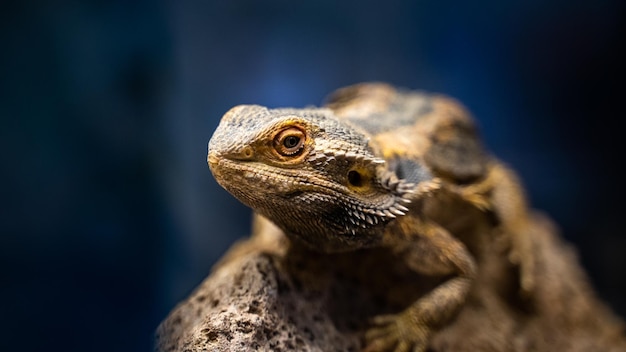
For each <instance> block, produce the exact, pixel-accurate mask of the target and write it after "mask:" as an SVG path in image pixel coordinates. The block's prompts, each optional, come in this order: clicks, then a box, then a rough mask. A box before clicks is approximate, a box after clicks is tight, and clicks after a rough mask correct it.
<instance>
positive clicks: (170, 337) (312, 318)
mask: <svg viewBox="0 0 626 352" xmlns="http://www.w3.org/2000/svg"><path fill="white" fill-rule="evenodd" d="M533 228H534V231H532V233H530V234H529V235H530V236H532V237H533V243H534V252H535V253H536V259H535V261H536V262H535V272H534V277H535V281H536V284H537V285H536V287H535V290H534V291H533V292H532V295H531V296H530V297H527V298H526V299H523V298H519V295H518V292H519V286H518V284H517V282H518V281H519V280H518V277H517V276H516V275H517V271H516V270H515V268H514V267H513V266H511V265H510V264H508V263H509V261H508V259H507V257H506V253H507V250H506V249H507V244H506V243H505V242H504V241H503V240H501V237H503V236H500V237H499V236H498V235H497V234H493V237H492V238H490V239H489V240H488V241H485V242H484V243H482V244H481V245H484V246H491V247H492V248H491V249H492V250H490V251H486V252H488V253H491V254H489V255H487V256H484V257H482V258H477V260H478V262H479V267H480V273H479V278H478V280H477V281H476V283H475V285H474V288H473V290H472V292H471V294H470V296H469V299H468V301H467V303H466V305H465V306H464V308H463V309H462V310H461V312H459V314H458V316H457V317H456V319H455V320H454V321H453V322H452V323H450V324H449V325H447V326H445V327H443V328H442V329H441V330H440V331H439V332H437V333H436V334H435V335H434V337H433V338H432V340H431V342H430V345H429V348H430V351H590V352H591V351H615V352H617V351H626V335H625V332H624V331H625V330H624V325H623V323H622V322H621V321H620V320H619V319H618V318H617V317H616V316H614V315H613V314H612V313H611V312H610V311H609V310H608V309H607V308H606V307H605V306H604V305H603V303H602V302H600V301H599V300H598V299H597V298H596V296H595V294H594V292H593V289H592V288H591V287H590V285H589V283H588V281H587V278H586V276H585V274H584V273H583V272H582V271H581V269H580V268H579V265H578V263H577V258H576V255H575V253H574V251H573V250H572V248H570V247H569V246H568V245H567V244H564V243H563V241H562V240H561V239H560V238H559V237H558V234H557V232H556V231H555V229H554V228H553V226H552V225H551V223H550V222H549V221H548V220H546V219H544V218H543V217H542V216H540V215H536V216H535V221H534V227H533ZM390 256H391V254H390V253H388V252H385V251H384V250H380V249H378V250H363V251H358V252H354V253H344V254H334V255H324V254H317V253H312V252H309V251H307V250H305V249H302V248H298V247H297V246H294V245H292V244H290V243H289V241H288V240H286V239H285V238H284V236H283V234H282V233H281V232H280V230H278V229H277V228H275V227H274V226H273V225H272V224H271V223H269V222H268V221H267V220H264V219H262V218H260V217H259V218H257V219H256V223H255V229H254V230H253V235H252V237H251V238H250V239H248V240H245V241H242V242H240V243H238V244H236V245H234V246H233V248H231V249H230V251H229V252H228V253H227V254H226V255H225V256H224V258H223V259H222V260H221V261H220V262H219V263H218V264H217V265H216V266H215V268H214V269H213V272H212V273H211V275H210V276H209V277H208V278H207V279H206V280H205V281H204V282H203V283H202V284H201V285H200V286H199V287H198V288H197V289H196V290H195V291H194V292H193V293H192V294H191V295H190V297H188V298H187V299H186V300H185V301H184V302H181V303H180V304H179V305H178V306H177V307H176V308H175V309H174V310H173V311H172V312H171V313H170V315H169V316H168V317H167V318H166V319H165V320H164V321H163V322H162V323H161V325H160V326H159V327H158V329H157V334H156V350H157V351H160V352H166V351H167V352H174V351H176V352H183V351H194V352H195V351H292V350H295V351H359V350H360V349H361V348H362V347H363V341H362V339H363V333H364V331H365V328H366V327H367V325H368V320H369V319H370V318H371V317H373V316H375V315H378V314H385V313H393V312H398V311H401V310H402V309H403V308H404V307H406V306H407V305H408V304H409V303H410V302H411V301H413V300H414V299H415V298H416V297H419V296H420V295H422V294H424V293H425V292H428V291H429V290H430V289H431V288H432V287H434V286H435V285H437V283H438V282H439V281H438V280H440V279H437V278H432V277H426V276H420V275H417V274H414V273H412V272H411V271H410V270H408V269H407V268H406V267H403V266H402V265H400V264H398V263H396V261H393V260H390V259H391V258H390ZM390 263H394V264H390Z"/></svg>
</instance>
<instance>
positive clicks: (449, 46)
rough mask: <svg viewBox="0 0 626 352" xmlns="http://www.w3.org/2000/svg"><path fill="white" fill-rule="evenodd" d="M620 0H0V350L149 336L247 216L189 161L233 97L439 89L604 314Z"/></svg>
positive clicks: (618, 179)
mask: <svg viewBox="0 0 626 352" xmlns="http://www.w3.org/2000/svg"><path fill="white" fill-rule="evenodd" d="M624 13H625V12H624V2H623V1H619V0H588V1H585V0H573V1H572V0H570V1H565V0H563V1H561V0H547V1H546V0H544V1H539V0H530V1H515V2H503V1H496V0H494V1H482V2H466V1H452V0H450V1H437V2H435V1H430V2H426V1H408V0H407V1H402V0H387V1H383V2H376V1H343V2H339V1H333V0H317V1H298V2H294V1H278V0H274V1H255V0H233V1H190V0H181V1H156V2H155V1H141V0H138V1H81V2H73V1H64V0H59V1H55V2H54V3H53V2H50V1H3V2H2V4H1V5H0V82H1V85H0V117H1V122H0V149H1V151H2V172H1V173H0V192H1V193H0V199H1V200H2V202H1V208H0V226H1V227H0V324H2V325H1V326H0V332H1V333H0V336H1V337H0V350H1V351H15V350H19V351H149V350H151V349H152V343H153V341H152V338H153V332H154V330H155V328H156V327H157V325H158V324H159V322H160V321H161V320H162V319H163V318H165V316H166V315H167V314H168V312H169V311H170V310H171V309H172V308H173V307H174V306H175V305H176V303H177V302H179V301H180V300H182V299H184V298H185V297H186V296H187V295H188V294H189V293H190V292H191V291H192V290H193V289H194V288H195V287H196V286H197V285H198V284H199V283H200V282H201V281H202V280H203V279H204V278H205V277H206V275H207V274H208V273H209V272H210V269H211V266H212V265H213V264H214V263H215V261H216V260H217V259H218V258H219V257H220V256H221V255H222V254H223V253H224V252H225V251H226V250H227V249H228V247H229V246H230V245H231V244H232V243H233V242H234V241H235V240H236V239H238V238H242V237H245V236H247V235H248V231H249V226H250V211H249V210H248V209H247V208H245V207H243V206H242V205H240V204H239V203H238V202H237V201H236V200H235V199H234V198H233V197H231V196H230V195H228V194H227V193H226V192H225V191H223V190H222V189H221V188H219V186H218V185H217V184H216V182H215V181H214V180H213V178H212V176H211V174H210V172H209V170H208V167H207V165H206V149H207V142H208V140H209V138H210V137H211V134H212V132H213V130H214V129H215V128H216V126H217V124H218V122H219V119H220V118H221V116H222V114H223V113H224V112H226V111H227V110H228V109H229V108H230V107H232V106H234V105H237V104H242V103H256V104H262V105H267V106H270V107H279V106H293V107H302V106H305V105H310V104H315V105H319V104H321V103H322V102H323V99H324V97H325V96H326V95H327V94H328V93H329V92H331V91H332V90H334V89H336V88H338V87H341V86H344V85H348V84H352V83H356V82H361V81H372V80H377V81H386V82H389V83H393V84H395V85H398V86H401V87H406V88H412V89H421V90H428V91H435V92H441V93H445V94H449V95H451V96H453V97H456V98H458V99H459V100H461V101H462V102H463V103H464V104H465V105H466V106H467V107H468V108H469V109H470V110H471V111H472V112H473V114H474V115H475V117H476V119H477V120H478V123H479V126H480V130H481V132H482V134H483V136H484V139H485V140H486V143H487V145H488V146H489V148H490V149H491V150H492V151H493V152H494V154H496V155H497V156H499V157H500V158H501V159H503V160H505V161H506V162H507V163H508V164H510V165H511V166H513V167H514V168H515V169H516V170H518V172H519V174H520V175H521V177H522V179H523V181H524V183H525V185H526V187H527V189H528V192H529V197H530V199H531V201H532V204H533V206H534V207H536V208H538V209H541V210H543V211H545V212H546V213H548V214H549V215H550V216H551V217H552V218H554V219H555V220H556V221H557V223H558V224H559V226H560V228H561V230H562V233H563V235H564V237H565V238H567V239H568V240H569V241H571V242H572V243H574V244H576V245H577V246H578V250H579V254H580V260H581V262H582V264H583V265H584V266H585V268H586V269H587V270H588V272H589V275H590V277H591V280H592V281H593V284H594V285H595V287H596V288H597V289H598V292H599V295H600V296H601V297H602V298H603V299H605V300H606V301H607V302H608V303H609V304H610V305H611V307H612V308H613V309H614V310H615V311H616V312H618V313H619V314H620V315H621V316H626V299H625V298H624V297H626V288H625V286H626V255H624V251H625V250H626V236H625V235H624V230H623V228H624V226H623V224H622V222H623V217H624V211H625V206H624V204H625V202H626V200H625V199H626V198H624V197H625V194H624V188H625V187H624V182H623V178H622V175H621V173H622V171H621V170H622V169H623V166H622V165H621V164H622V163H623V161H624V157H623V154H622V152H621V151H622V150H623V147H619V145H622V142H621V141H622V140H623V137H621V136H623V134H624V130H623V129H622V128H621V126H622V123H620V120H622V119H623V118H624V111H625V110H624V107H623V106H622V105H623V102H624V88H623V87H624V62H626V60H624V55H623V54H621V52H622V51H623V49H624V41H623V39H624V38H623V36H622V35H621V33H623V32H624V31H623V30H624V28H623V27H624Z"/></svg>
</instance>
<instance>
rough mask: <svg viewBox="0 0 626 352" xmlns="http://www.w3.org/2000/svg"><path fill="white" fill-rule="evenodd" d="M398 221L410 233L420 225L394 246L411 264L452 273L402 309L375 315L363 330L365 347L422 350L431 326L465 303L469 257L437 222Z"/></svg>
mask: <svg viewBox="0 0 626 352" xmlns="http://www.w3.org/2000/svg"><path fill="white" fill-rule="evenodd" d="M401 227H402V228H403V229H406V230H409V229H411V232H412V233H415V232H416V231H415V229H416V228H417V229H419V232H418V233H419V234H420V235H419V237H415V236H412V238H411V236H410V235H409V237H408V238H406V240H408V241H406V243H408V245H404V246H401V247H400V248H401V249H400V250H399V252H398V253H399V254H400V255H401V256H402V257H403V258H404V259H405V260H407V264H408V265H409V267H410V268H411V269H413V270H415V271H417V272H420V273H424V274H435V275H454V276H452V277H451V278H450V279H449V280H447V281H445V282H444V283H442V284H441V285H439V286H437V287H436V288H435V289H434V290H433V291H431V292H429V293H428V294H427V295H425V296H423V297H420V298H419V299H418V300H417V301H415V302H414V303H413V304H412V305H410V306H409V307H408V308H406V309H405V310H404V311H402V312H400V313H398V314H394V315H384V316H378V317H375V318H374V319H373V326H372V327H371V328H370V329H369V330H368V331H367V332H366V334H365V340H366V348H365V351H367V352H373V351H397V352H399V351H414V352H422V351H425V350H426V347H427V345H428V341H429V338H430V336H431V334H432V333H433V331H435V330H437V329H439V328H441V327H442V326H443V325H445V324H446V323H447V322H449V321H450V319H451V318H452V317H454V315H455V314H456V313H457V312H458V310H459V308H460V307H461V306H462V305H463V304H464V302H465V298H466V296H467V293H468V291H469V289H470V287H471V285H472V282H473V278H474V276H475V275H476V265H475V263H474V259H473V257H472V256H471V255H470V253H469V252H468V251H467V249H466V248H465V246H464V245H463V243H461V242H460V241H459V240H457V239H456V238H454V237H453V236H452V235H451V234H450V233H449V232H447V231H446V230H445V229H443V228H442V227H440V226H438V225H437V224H434V223H428V222H421V221H418V220H416V219H409V220H407V221H405V222H404V224H402V225H401ZM403 232H404V231H403ZM404 234H407V232H404Z"/></svg>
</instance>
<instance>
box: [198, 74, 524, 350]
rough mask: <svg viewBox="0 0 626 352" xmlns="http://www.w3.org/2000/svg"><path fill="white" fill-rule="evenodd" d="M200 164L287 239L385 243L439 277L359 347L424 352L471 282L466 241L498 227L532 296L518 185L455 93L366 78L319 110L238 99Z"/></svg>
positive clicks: (323, 245) (325, 248)
mask: <svg viewBox="0 0 626 352" xmlns="http://www.w3.org/2000/svg"><path fill="white" fill-rule="evenodd" d="M207 162H208V165H209V168H210V170H211V172H212V174H213V176H214V177H215V179H216V181H217V182H218V183H219V184H220V185H221V186H222V187H223V188H225V189H226V190H227V191H228V192H230V193H231V194H232V195H233V196H234V197H236V198H237V199H239V200H240V201H241V202H242V203H244V204H245V205H247V206H249V207H250V208H252V209H253V210H254V211H255V212H256V213H258V214H260V215H262V216H264V217H266V218H267V219H269V220H270V221H272V222H273V223H274V224H275V225H277V226H278V227H279V228H280V229H281V230H282V231H283V232H284V233H285V235H286V236H287V238H289V239H290V240H291V241H293V242H294V243H298V244H303V245H304V246H306V247H308V248H311V249H313V250H315V251H319V252H322V253H341V252H346V251H356V250H361V249H365V248H373V247H379V246H380V247H386V248H389V249H391V250H392V251H393V253H394V255H395V257H397V258H398V260H401V261H403V262H404V263H406V265H407V266H408V267H409V268H411V270H414V271H416V272H418V273H421V274H427V275H440V276H441V277H443V278H445V280H444V281H443V282H442V283H441V284H439V285H438V286H437V287H435V288H434V289H433V290H432V291H431V292H429V293H428V294H426V295H424V296H422V297H420V298H418V299H417V300H416V301H415V302H413V303H412V304H411V305H410V306H408V307H407V308H406V309H405V310H404V311H401V312H399V313H397V314H387V315H381V316H377V317H374V318H373V319H372V322H371V325H370V327H369V328H368V330H367V331H366V332H365V335H364V337H365V350H366V351H387V350H393V351H398V352H400V351H425V350H426V348H427V346H428V341H429V338H430V337H431V336H432V334H433V333H435V332H436V331H437V330H438V329H440V328H441V327H442V326H445V325H446V324H447V323H448V322H450V321H451V320H452V319H453V318H454V316H455V314H456V313H457V312H458V311H459V309H460V308H461V307H462V306H463V304H464V302H465V299H466V297H467V295H468V292H469V290H470V289H471V287H472V283H473V282H474V280H475V278H476V275H477V271H478V268H477V266H478V265H479V263H478V261H477V259H476V256H475V253H474V252H475V250H472V241H473V240H472V238H474V237H473V236H492V233H493V231H500V232H501V233H504V234H506V236H508V240H509V242H510V244H509V259H510V261H511V262H512V263H513V264H515V265H516V267H517V268H519V277H520V279H519V281H520V282H519V289H520V290H519V291H520V292H519V294H520V296H523V297H527V296H529V295H530V294H531V293H532V289H533V279H532V275H531V272H532V270H533V260H532V253H531V250H530V248H531V244H530V243H529V240H528V238H527V236H525V235H524V234H525V231H526V226H527V223H528V216H529V215H528V211H529V210H528V204H527V203H528V202H527V200H526V197H525V194H524V190H523V187H522V185H521V182H520V181H519V179H518V177H517V176H516V174H515V173H514V172H513V171H512V170H511V169H510V168H509V167H507V166H506V165H505V164H504V163H503V162H501V161H500V160H499V159H497V158H496V157H495V156H494V155H492V154H491V153H490V152H489V151H488V150H487V149H486V147H485V146H484V145H483V143H482V141H481V138H480V135H479V131H478V127H477V125H476V122H475V120H474V119H473V117H472V116H471V115H470V113H469V112H468V111H467V109H466V108H465V107H464V106H463V105H462V104H461V103H459V102H458V101H456V100H454V99H453V98H450V97H448V96H445V95H442V94H434V93H426V92H421V91H413V90H408V89H402V88H397V87H394V86H391V85H389V84H386V83H379V82H372V83H370V82H367V83H359V84H354V85H351V86H347V87H343V88H340V89H338V90H336V91H335V92H333V93H331V94H330V95H329V97H328V98H327V99H326V103H325V104H324V105H323V106H321V107H307V108H302V109H298V108H275V109H270V108H267V107H263V106H259V105H238V106H235V107H233V108H232V109H230V110H229V111H228V112H226V113H225V115H224V116H223V117H222V119H221V121H220V123H219V125H218V127H217V128H216V130H215V131H214V133H213V135H212V137H211V138H210V141H209V145H208V155H207ZM475 214H480V216H476V215H475ZM486 228H487V229H488V230H485V229H486ZM383 264H384V263H381V265H383Z"/></svg>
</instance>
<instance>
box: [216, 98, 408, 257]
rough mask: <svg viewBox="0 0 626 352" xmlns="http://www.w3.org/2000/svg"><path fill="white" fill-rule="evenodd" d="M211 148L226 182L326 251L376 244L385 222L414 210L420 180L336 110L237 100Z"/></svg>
mask: <svg viewBox="0 0 626 352" xmlns="http://www.w3.org/2000/svg"><path fill="white" fill-rule="evenodd" d="M208 149H209V152H208V157H207V161H208V164H209V167H210V169H211V172H212V173H213V175H214V177H215V179H216V180H217V182H218V183H219V184H220V185H221V186H222V187H224V188H225V189H226V190H227V191H229V192H230V193H231V194H233V195H234V196H235V197H236V198H237V199H239V200H240V201H241V202H243V203H244V204H246V205H247V206H249V207H251V208H252V209H254V210H255V211H256V212H258V213H260V214H261V215H264V216H265V217H267V218H268V219H270V220H271V221H273V222H274V223H275V224H276V225H278V226H279V227H280V228H281V229H282V230H283V231H285V233H286V234H287V235H288V236H291V237H295V238H297V239H298V240H301V241H302V242H304V243H305V244H308V245H309V246H310V247H313V248H314V249H316V250H319V251H323V252H335V251H344V250H350V249H357V248H362V247H366V246H371V245H375V244H376V243H377V242H379V241H380V240H381V237H382V232H383V231H382V230H383V228H384V226H385V224H387V223H388V222H389V221H391V220H392V219H394V218H395V217H397V216H402V215H404V213H405V212H406V211H407V210H408V209H407V208H406V207H405V205H406V204H408V203H409V200H408V199H407V198H408V194H409V193H410V192H411V191H410V190H411V189H412V186H413V185H412V184H408V183H405V182H404V181H402V180H399V179H398V178H397V177H396V176H395V174H394V173H393V172H390V171H388V170H387V168H386V166H385V161H384V160H382V159H380V158H379V157H377V156H376V154H375V152H374V150H373V149H372V148H371V146H370V144H369V139H368V137H367V136H366V135H365V134H364V133H362V132H360V131H359V130H358V128H355V127H353V126H350V125H348V124H347V123H345V122H343V121H340V120H338V119H336V118H335V117H334V115H333V112H332V111H331V110H329V109H323V108H311V109H267V108H265V107H261V106H257V105H240V106H236V107H234V108H232V109H231V110H230V111H228V112H227V113H226V114H225V115H224V117H223V118H222V120H221V122H220V124H219V126H218V127H217V129H216V130H215V132H214V134H213V136H212V137H211V140H210V142H209V148H208Z"/></svg>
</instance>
